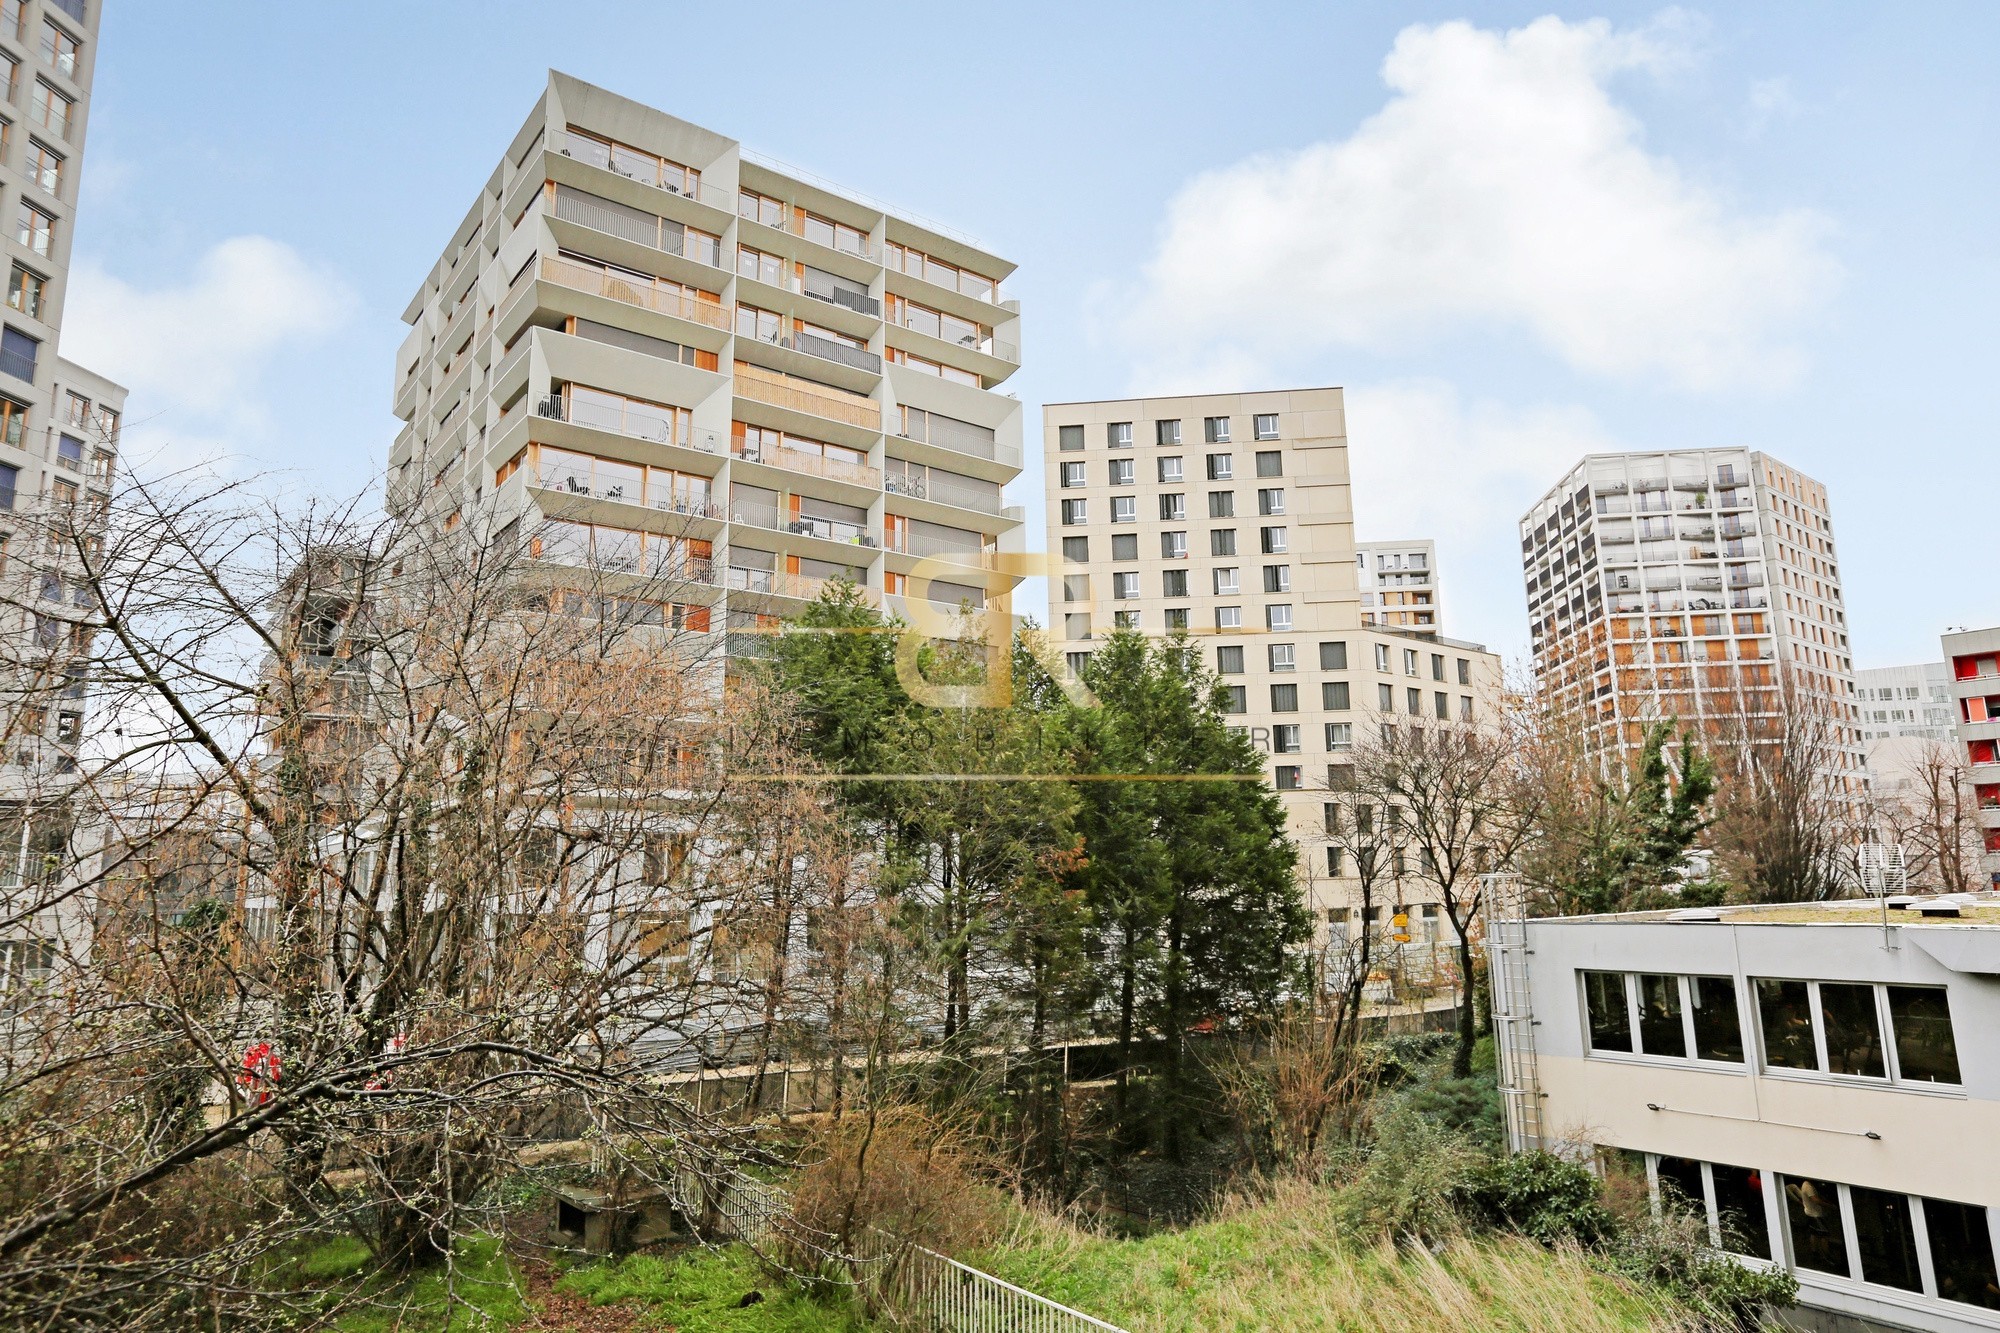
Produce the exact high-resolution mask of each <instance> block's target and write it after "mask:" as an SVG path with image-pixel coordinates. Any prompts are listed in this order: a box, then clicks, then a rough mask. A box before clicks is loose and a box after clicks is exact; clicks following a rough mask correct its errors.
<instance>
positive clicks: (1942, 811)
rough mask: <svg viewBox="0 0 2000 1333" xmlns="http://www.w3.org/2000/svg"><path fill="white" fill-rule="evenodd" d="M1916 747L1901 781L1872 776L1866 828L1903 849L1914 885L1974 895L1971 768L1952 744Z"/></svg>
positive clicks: (1976, 843)
mask: <svg viewBox="0 0 2000 1333" xmlns="http://www.w3.org/2000/svg"><path fill="white" fill-rule="evenodd" d="M1913 748H1914V750H1915V753H1914V755H1913V756H1912V757H1911V759H1910V761H1909V762H1908V763H1907V764H1906V765H1904V766H1903V767H1904V771H1905V773H1906V774H1907V776H1905V777H1903V778H1902V779H1901V780H1900V781H1895V782H1888V781H1887V780H1886V779H1885V777H1884V775H1883V774H1881V773H1880V772H1877V773H1876V774H1874V775H1873V776H1874V779H1875V781H1874V785H1873V786H1871V788H1870V790H1869V792H1868V798H1867V804H1866V807H1865V813H1864V816H1863V819H1862V823H1863V825H1864V827H1866V829H1867V830H1868V836H1869V838H1870V839H1871V840H1872V841H1875V842H1879V843H1884V844H1891V845H1896V846H1900V847H1901V848H1902V849H1903V854H1904V865H1905V869H1906V871H1907V875H1908V879H1909V882H1910V883H1911V884H1912V885H1915V886H1923V887H1929V888H1934V889H1936V890H1937V891H1938V892H1940V893H1970V892H1971V891H1972V890H1973V889H1975V888H1976V887H1977V886H1978V871H1979V856H1980V835H1979V819H1978V811H1977V810H1976V808H1975V807H1974V804H1973V792H1972V769H1971V765H1970V764H1969V762H1968V761H1967V758H1966V755H1965V752H1964V750H1963V749H1962V748H1961V747H1960V746H1957V745H1954V744H1952V743H1950V742H1949V741H1938V740H1931V741H1925V742H1922V743H1921V744H1918V745H1915V746H1914V747H1913Z"/></svg>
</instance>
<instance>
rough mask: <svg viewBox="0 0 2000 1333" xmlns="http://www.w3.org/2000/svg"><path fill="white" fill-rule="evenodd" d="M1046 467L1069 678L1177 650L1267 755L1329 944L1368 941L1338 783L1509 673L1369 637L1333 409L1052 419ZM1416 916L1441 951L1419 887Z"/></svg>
mask: <svg viewBox="0 0 2000 1333" xmlns="http://www.w3.org/2000/svg"><path fill="white" fill-rule="evenodd" d="M1043 448H1044V450H1045V454H1046V466H1047V479H1048V492H1047V502H1048V531H1049V540H1050V546H1051V552H1050V554H1051V556H1052V557H1054V558H1055V559H1056V560H1057V562H1058V565H1059V568H1058V569H1057V571H1056V572H1055V573H1054V574H1052V575H1051V577H1050V580H1049V592H1050V607H1049V624H1050V626H1051V632H1052V637H1053V638H1054V639H1055V640H1056V644H1057V646H1058V647H1059V649H1060V650H1061V651H1062V652H1063V653H1064V655H1065V657H1066V660H1067V662H1068V664H1069V666H1070V668H1071V669H1072V670H1081V669H1082V667H1083V666H1084V665H1085V664H1086V663H1087V662H1088V660H1089V656H1090V652H1091V650H1092V645H1093V644H1094V642H1095V641H1096V640H1097V639H1099V638H1100V637H1101V636H1103V635H1106V634H1108V633H1109V632H1111V631H1112V630H1114V629H1116V628H1119V627H1127V628H1131V629H1136V630H1139V631H1140V632H1142V633H1145V634H1148V635H1165V634H1172V633H1175V632H1179V631H1186V632H1187V633H1188V634H1189V635H1190V636H1191V638H1192V640H1193V642H1195V643H1196V644H1197V645H1199V646H1200V648H1201V651H1202V653H1203V656H1204V658H1205V661H1206V664H1207V665H1208V667H1209V668H1210V669H1212V670H1214V671H1216V672H1217V673H1218V674H1219V675H1220V676H1221V678H1222V681H1223V683H1224V684H1225V685H1226V686H1227V687H1228V689H1229V691H1230V695H1231V698H1232V701H1233V708H1234V711H1235V712H1236V713H1237V714H1238V715H1239V721H1240V724H1241V725H1242V726H1243V727H1244V728H1245V729H1246V730H1247V731H1248V732H1249V735H1250V737H1251V739H1252V740H1253V741H1254V742H1255V743H1256V744H1257V745H1258V746H1259V748H1261V749H1263V750H1264V751H1265V752H1266V753H1267V755H1268V756H1269V759H1268V767H1267V772H1268V773H1269V775H1270V779H1271V783H1272V785H1273V786H1274V787H1275V788H1276V789H1277V790H1278V792H1279V794H1280V799H1281V800H1282V801H1283V803H1284V806H1285V809H1286V813H1287V817H1288V821H1289V824H1290V827H1291V830H1292V833H1293V837H1294V839H1295V840H1296V841H1297V842H1298V844H1299V846H1300V849H1301V860H1300V876H1301V878H1302V880H1303V881H1304V883H1305V887H1306V890H1307V894H1308V902H1309V905H1310V906H1311V907H1312V908H1313V909H1314V912H1315V915H1316V917H1317V919H1318V921H1319V922H1320V926H1321V929H1322V930H1323V931H1324V932H1326V933H1327V934H1328V935H1331V936H1333V937H1336V938H1337V937H1339V936H1342V935H1344V934H1345V933H1346V932H1347V931H1348V930H1349V929H1351V928H1359V926H1360V924H1361V923H1359V922H1355V921H1353V920H1352V917H1351V910H1350V909H1351V907H1352V904H1353V902H1354V901H1355V899H1357V898H1358V896H1359V890H1358V887H1357V884H1356V882H1355V881H1354V880H1353V878H1352V876H1351V872H1352V869H1353V867H1352V866H1351V865H1348V864H1344V863H1343V862H1342V859H1341V857H1340V856H1339V849H1338V848H1335V847H1331V846H1328V845H1327V840H1326V839H1325V837H1324V836H1323V831H1324V829H1325V821H1326V803H1327V801H1328V799H1329V797H1328V792H1329V791H1330V790H1332V789H1336V788H1338V787H1340V786H1341V785H1343V784H1342V783H1341V781H1340V774H1339V770H1340V768H1341V766H1342V764H1343V763H1344V762H1346V761H1347V760H1348V759H1349V758H1350V757H1351V751H1352V750H1353V748H1354V745H1355V743H1356V741H1357V739H1362V738H1365V737H1366V736H1367V734H1368V729H1369V728H1373V727H1379V726H1381V725H1382V724H1383V723H1384V722H1385V721H1388V720H1402V721H1410V722H1420V723H1425V724H1429V723H1435V722H1438V721H1449V722H1454V723H1456V722H1463V721H1473V722H1478V721H1480V720H1482V719H1485V718H1491V717H1493V716H1495V714H1496V712H1497V710H1498V708H1499V706H1500V705H1499V693H1500V685H1501V671H1500V662H1499V659H1498V658H1497V657H1495V656H1494V655H1493V654H1491V653H1488V652H1487V651H1486V650H1485V649H1484V648H1483V647H1481V646H1479V645H1477V644H1471V643H1461V642H1458V641H1457V640H1452V639H1445V638H1441V637H1438V631H1437V627H1436V626H1434V625H1433V626H1426V627H1424V628H1423V630H1422V631H1421V632H1420V631H1417V630H1415V629H1412V630H1409V631H1399V630H1395V629H1391V628H1387V627H1369V626H1366V625H1364V623H1363V609H1362V604H1361V597H1360V590H1359V583H1358V573H1359V569H1360V566H1359V565H1358V563H1357V560H1356V555H1357V548H1356V545H1355V541H1354V500H1353V496H1352V493H1351V485H1350V481H1349V477H1348V462H1347V416H1346V409H1345V406H1344V403H1343V400H1342V395H1341V391H1340V390H1339V389H1338V388H1325V389H1292V390H1284V391H1279V392H1271V393H1245V394H1208V395H1196V396H1189V397H1173V398H1143V399H1121V400H1115V401H1107V402H1088V403H1051V404H1049V405H1048V406H1047V407H1045V408H1044V410H1043ZM1424 545H1425V544H1423V543H1404V544H1402V545H1400V546H1398V547H1395V548H1394V549H1396V550H1399V551H1406V552H1407V551H1414V550H1422V549H1423V547H1424ZM1400 893H1401V888H1400V886H1398V888H1396V889H1395V890H1393V891H1391V890H1386V889H1380V888H1378V892H1377V898H1378V901H1379V900H1381V899H1382V898H1385V897H1386V898H1391V899H1395V898H1397V897H1398V895H1399V894H1400ZM1399 905H1400V904H1399V903H1398V902H1395V901H1391V902H1386V903H1384V904H1383V906H1382V907H1381V908H1379V909H1376V910H1378V911H1379V912H1381V913H1383V914H1384V916H1385V917H1386V916H1392V915H1393V914H1394V912H1395V910H1396V908H1397V907H1398V906H1399ZM1408 906H1409V907H1410V908H1411V911H1410V917H1411V920H1412V934H1413V935H1414V936H1415V939H1414V941H1413V942H1415V943H1425V942H1431V941H1438V940H1440V939H1441V937H1440V936H1439V935H1438V934H1437V931H1438V929H1439V926H1440V924H1441V923H1440V920H1439V916H1438V913H1437V912H1436V910H1435V904H1426V903H1423V902H1422V900H1421V895H1420V894H1419V893H1418V891H1417V890H1416V888H1415V885H1414V884H1412V885H1411V887H1410V899H1409V902H1408ZM1426 909H1428V910H1426ZM1377 924H1380V923H1379V922H1378V923H1377ZM1427 932H1428V933H1429V936H1430V940H1429V941H1426V940H1425V938H1424V937H1425V935H1426V933H1427Z"/></svg>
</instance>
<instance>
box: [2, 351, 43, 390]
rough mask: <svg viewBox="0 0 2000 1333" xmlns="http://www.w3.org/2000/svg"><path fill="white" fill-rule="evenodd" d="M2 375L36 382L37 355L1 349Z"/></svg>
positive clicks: (31, 382)
mask: <svg viewBox="0 0 2000 1333" xmlns="http://www.w3.org/2000/svg"><path fill="white" fill-rule="evenodd" d="M0 375H12V376H13V377H14V378H15V379H17V380H26V381H27V382H28V383H30V384H33V383H34V382H35V354H34V353H33V352H20V351H16V350H15V349H14V348H11V347H0Z"/></svg>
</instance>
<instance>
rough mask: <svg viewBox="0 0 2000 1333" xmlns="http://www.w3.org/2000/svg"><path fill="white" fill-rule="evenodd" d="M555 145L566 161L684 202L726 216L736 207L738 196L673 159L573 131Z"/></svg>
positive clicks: (557, 137) (562, 132)
mask: <svg viewBox="0 0 2000 1333" xmlns="http://www.w3.org/2000/svg"><path fill="white" fill-rule="evenodd" d="M554 143H555V149H556V151H557V152H558V153H561V154H562V155H563V156H564V157H573V158H575V159H576V160H577V161H579V162H588V163H589V164H590V165H591V166H593V167H603V168H604V169H605V170H606V171H613V172H616V173H617V174H619V175H620V176H623V177H625V178H626V179H627V180H635V181H638V182H639V183H640V184H641V185H650V186H652V187H653V188H654V189H656V190H665V191H666V192H667V193H668V194H674V195H679V196H680V197H682V198H683V199H699V200H701V202H703V203H705V204H707V205H708V206H709V207H711V208H719V209H722V210H723V211H724V212H730V211H732V210H733V209H734V208H735V206H736V197H735V194H734V192H732V191H729V190H725V189H723V188H721V187H720V186H716V185H711V184H709V183H708V182H707V181H704V180H702V179H701V173H700V172H698V171H696V170H694V169H693V168H692V167H684V166H682V165H681V164H680V163H678V162H675V161H672V160H671V159H668V158H664V157H659V156H657V155H655V154H653V153H647V152H642V151H640V150H639V149H636V148H628V147H627V146H626V145H624V144H621V143H612V142H610V141H609V140H605V139H594V138H592V137H591V136H589V135H587V134H578V133H576V132H574V131H572V130H560V131H558V132H557V133H556V135H555V138H554Z"/></svg>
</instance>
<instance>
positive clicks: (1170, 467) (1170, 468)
mask: <svg viewBox="0 0 2000 1333" xmlns="http://www.w3.org/2000/svg"><path fill="white" fill-rule="evenodd" d="M1185 479H1186V478H1185V476H1184V475H1183V473H1182V472H1181V456H1180V455H1179V454H1168V455H1167V456H1165V457H1163V458H1162V459H1160V480H1161V481H1163V482H1179V481H1183V480H1185Z"/></svg>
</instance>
